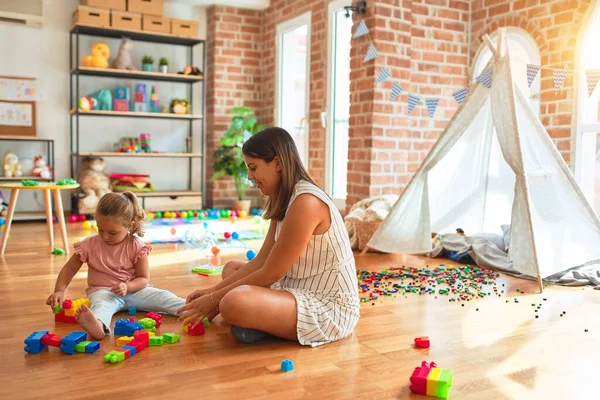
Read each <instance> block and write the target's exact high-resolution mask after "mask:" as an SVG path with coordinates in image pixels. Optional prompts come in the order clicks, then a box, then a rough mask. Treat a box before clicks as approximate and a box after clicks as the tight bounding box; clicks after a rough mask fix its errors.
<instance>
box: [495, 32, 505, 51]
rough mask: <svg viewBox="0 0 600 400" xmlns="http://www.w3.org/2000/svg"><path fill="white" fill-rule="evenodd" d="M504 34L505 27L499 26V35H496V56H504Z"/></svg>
mask: <svg viewBox="0 0 600 400" xmlns="http://www.w3.org/2000/svg"><path fill="white" fill-rule="evenodd" d="M504 34H505V28H498V36H497V37H496V56H497V57H502V55H503V54H504Z"/></svg>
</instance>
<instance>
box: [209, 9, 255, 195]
mask: <svg viewBox="0 0 600 400" xmlns="http://www.w3.org/2000/svg"><path fill="white" fill-rule="evenodd" d="M207 23H208V26H207V44H206V45H207V53H206V54H207V60H206V101H207V104H206V133H207V137H206V140H207V141H206V145H207V156H208V158H207V160H206V172H207V178H210V176H212V174H213V172H214V170H213V168H212V165H213V164H214V160H213V158H212V154H213V152H214V151H215V149H216V147H217V146H218V145H219V139H220V138H221V136H222V134H223V133H224V132H225V131H226V130H227V128H228V126H229V123H230V121H231V116H230V115H228V114H227V110H229V109H230V108H231V107H234V106H246V107H250V108H252V109H254V110H256V111H257V113H258V114H259V118H260V107H261V102H260V87H261V69H260V67H261V53H262V50H263V44H262V36H261V33H262V29H261V23H262V19H261V12H260V11H256V10H245V9H239V8H232V7H222V6H212V7H209V8H208V10H207ZM247 195H248V196H251V197H254V201H255V202H257V201H259V200H260V199H259V198H258V191H256V190H254V189H252V190H249V191H248V192H247ZM236 199H237V195H236V191H235V187H234V185H233V180H232V179H231V178H222V179H219V180H218V181H216V182H208V183H207V188H206V193H205V203H206V204H208V205H212V206H213V207H231V202H232V200H236Z"/></svg>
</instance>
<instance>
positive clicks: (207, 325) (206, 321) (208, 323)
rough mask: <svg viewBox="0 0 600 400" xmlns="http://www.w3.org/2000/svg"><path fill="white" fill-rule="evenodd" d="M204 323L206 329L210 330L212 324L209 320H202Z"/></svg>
mask: <svg viewBox="0 0 600 400" xmlns="http://www.w3.org/2000/svg"><path fill="white" fill-rule="evenodd" d="M202 323H203V324H204V327H205V328H208V327H209V326H210V322H209V321H208V318H206V317H205V318H204V319H203V320H202Z"/></svg>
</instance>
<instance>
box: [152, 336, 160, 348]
mask: <svg viewBox="0 0 600 400" xmlns="http://www.w3.org/2000/svg"><path fill="white" fill-rule="evenodd" d="M162 344H163V337H162V336H152V337H151V338H150V346H162Z"/></svg>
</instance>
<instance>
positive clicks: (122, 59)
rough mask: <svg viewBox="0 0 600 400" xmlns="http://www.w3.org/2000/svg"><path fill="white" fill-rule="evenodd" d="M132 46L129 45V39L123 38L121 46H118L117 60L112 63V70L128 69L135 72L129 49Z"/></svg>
mask: <svg viewBox="0 0 600 400" xmlns="http://www.w3.org/2000/svg"><path fill="white" fill-rule="evenodd" d="M132 47H133V44H132V43H131V39H129V38H128V37H124V38H122V39H121V44H120V45H119V53H118V54H117V58H115V61H114V62H113V65H114V68H117V69H128V70H135V69H136V68H135V66H134V65H133V62H132V61H131V54H130V51H131V48H132Z"/></svg>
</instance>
